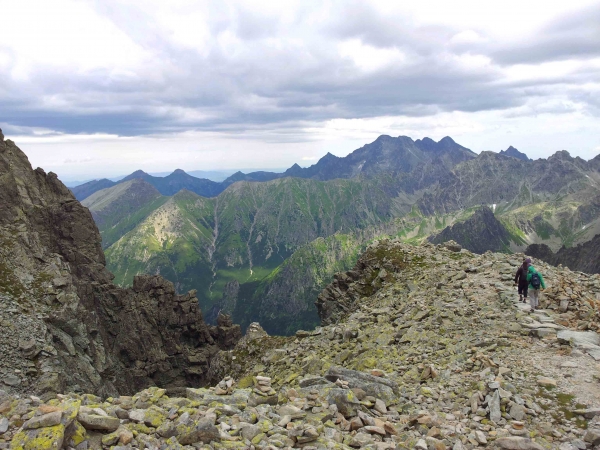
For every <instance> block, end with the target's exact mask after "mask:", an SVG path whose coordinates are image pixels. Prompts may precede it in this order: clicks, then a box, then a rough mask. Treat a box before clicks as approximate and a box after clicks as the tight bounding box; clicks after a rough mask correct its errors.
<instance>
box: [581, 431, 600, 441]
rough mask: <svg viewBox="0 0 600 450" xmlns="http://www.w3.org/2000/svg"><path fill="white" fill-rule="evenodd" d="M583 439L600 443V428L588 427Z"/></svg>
mask: <svg viewBox="0 0 600 450" xmlns="http://www.w3.org/2000/svg"><path fill="white" fill-rule="evenodd" d="M583 440H584V441H585V442H588V443H590V444H592V445H598V444H600V429H597V428H590V429H588V430H587V431H586V433H585V435H584V436H583Z"/></svg>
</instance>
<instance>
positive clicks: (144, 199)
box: [81, 179, 168, 249]
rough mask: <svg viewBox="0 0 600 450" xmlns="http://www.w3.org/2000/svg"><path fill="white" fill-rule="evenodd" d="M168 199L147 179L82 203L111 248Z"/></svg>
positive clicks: (91, 197)
mask: <svg viewBox="0 0 600 450" xmlns="http://www.w3.org/2000/svg"><path fill="white" fill-rule="evenodd" d="M167 200H168V198H167V197H163V196H162V195H161V194H160V192H158V191H157V190H156V189H155V188H154V187H153V186H151V185H150V184H148V183H146V182H145V181H143V180H138V179H136V180H130V181H127V182H125V183H120V184H117V185H115V186H112V187H109V188H106V189H102V190H100V191H97V192H95V193H94V194H92V195H90V196H89V197H88V198H86V199H85V200H83V201H82V202H81V204H82V205H83V206H86V207H87V208H88V209H89V210H90V212H91V213H92V217H93V218H94V221H95V222H96V225H98V229H99V230H100V234H101V235H102V247H103V248H105V249H106V248H108V247H110V246H111V245H112V244H113V243H114V242H116V241H117V240H119V239H120V238H121V237H122V236H123V235H124V234H126V233H128V232H129V231H130V230H132V229H133V228H135V226H136V225H138V224H139V223H140V222H141V221H142V220H144V219H145V218H146V217H148V215H149V214H150V213H151V212H152V211H154V210H155V209H156V208H158V207H159V206H160V205H162V204H163V203H165V202H166V201H167Z"/></svg>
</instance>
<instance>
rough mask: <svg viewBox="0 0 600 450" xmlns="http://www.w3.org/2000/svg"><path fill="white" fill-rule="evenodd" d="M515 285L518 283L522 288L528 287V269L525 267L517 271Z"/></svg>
mask: <svg viewBox="0 0 600 450" xmlns="http://www.w3.org/2000/svg"><path fill="white" fill-rule="evenodd" d="M515 283H518V284H519V286H520V287H525V286H527V284H528V283H527V268H526V267H524V266H523V265H522V266H521V267H519V269H518V270H517V274H516V275H515Z"/></svg>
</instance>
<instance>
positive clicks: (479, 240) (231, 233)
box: [83, 136, 600, 334]
mask: <svg viewBox="0 0 600 450" xmlns="http://www.w3.org/2000/svg"><path fill="white" fill-rule="evenodd" d="M599 167H600V157H596V158H594V159H593V160H591V161H584V160H582V159H581V158H573V157H571V156H570V155H569V154H568V153H567V152H564V151H562V152H558V153H556V154H555V155H553V156H552V157H550V158H548V159H547V160H546V159H541V160H537V161H531V160H529V158H527V157H526V156H525V155H524V154H522V153H520V152H518V151H517V150H516V149H514V148H509V149H508V150H507V151H506V152H502V153H501V154H497V153H493V152H483V153H481V154H480V155H476V154H475V153H473V152H471V151H470V150H468V149H466V148H464V147H462V146H460V145H459V144H457V143H455V142H454V141H453V140H452V139H450V138H444V139H442V140H441V141H439V142H434V141H432V140H431V139H427V138H426V139H423V140H417V141H413V140H411V139H410V138H407V137H398V138H392V137H389V136H381V137H380V138H378V139H377V140H376V141H375V142H373V143H371V144H368V145H365V146H364V147H362V148H360V149H358V150H356V151H355V152H353V153H351V154H350V155H348V156H347V157H345V158H338V157H335V156H333V155H330V154H328V155H326V156H325V157H323V158H322V159H321V160H320V161H319V162H318V163H317V164H315V165H314V166H311V167H309V168H304V169H303V168H300V167H299V166H294V167H292V168H290V169H289V170H288V171H286V172H285V173H283V174H269V173H263V172H261V173H258V174H248V175H244V174H236V175H234V176H232V177H230V179H228V180H226V181H225V182H223V183H224V184H222V187H223V189H224V190H223V191H222V192H221V193H220V194H218V195H217V196H213V197H211V196H210V195H209V194H205V195H204V196H202V195H198V192H204V191H202V190H199V188H196V187H195V186H196V185H195V184H194V183H193V182H191V181H189V178H190V177H189V175H184V174H183V172H182V171H176V173H174V174H173V175H172V176H169V177H171V178H169V181H168V182H167V181H165V180H163V179H162V178H160V177H150V176H149V175H147V174H144V173H143V172H136V173H134V174H132V175H131V176H129V177H127V178H126V179H125V180H124V181H122V182H120V183H118V184H116V185H114V186H112V187H110V188H108V189H103V190H98V191H96V192H95V193H93V194H92V195H90V196H88V197H87V198H85V199H84V200H83V204H84V205H85V206H87V207H88V208H89V209H90V211H91V212H92V215H93V217H94V219H95V220H96V223H97V224H98V227H99V229H100V232H101V234H102V239H103V247H104V249H105V253H106V257H107V262H108V267H109V269H110V270H111V271H112V272H113V273H114V274H115V276H116V278H115V282H116V283H117V284H118V285H121V286H127V285H130V284H131V282H132V280H133V277H134V276H135V275H137V274H140V273H151V274H156V273H160V274H161V275H162V276H164V277H166V278H167V279H169V280H170V281H172V282H173V283H174V284H175V286H176V289H177V290H178V291H182V292H183V291H186V290H189V289H195V290H197V293H198V298H199V300H200V305H201V307H202V309H203V311H205V316H206V317H207V320H209V321H210V322H213V323H214V320H215V318H216V314H217V311H219V310H223V311H226V312H229V313H232V314H233V319H234V321H235V322H237V323H240V324H242V326H243V327H246V326H247V325H248V324H249V323H251V322H253V321H259V322H260V323H261V324H263V326H264V327H265V329H266V330H267V331H268V332H269V333H272V334H291V333H293V332H295V330H297V329H300V328H307V329H308V328H312V327H314V326H315V325H316V324H317V323H318V320H317V314H316V309H315V307H314V298H315V295H316V294H317V293H318V292H319V291H320V290H321V289H322V288H323V287H324V286H325V285H326V284H327V283H328V282H330V281H331V280H332V277H333V275H334V273H336V272H339V271H343V270H346V269H348V268H350V267H352V265H353V264H354V263H355V262H356V258H357V255H358V254H360V252H361V251H362V250H364V248H365V246H366V245H367V244H368V243H369V242H371V241H372V240H373V239H375V238H377V237H383V236H391V237H394V236H398V237H400V238H402V239H403V240H404V241H406V242H411V243H415V244H418V243H420V242H422V241H423V240H425V239H430V240H431V241H433V242H442V241H444V240H448V239H454V240H456V241H457V242H459V243H460V244H461V245H463V246H464V247H465V248H467V249H469V250H471V251H474V252H485V251H487V250H492V251H504V252H514V251H522V250H524V249H525V248H526V247H527V246H528V245H529V244H537V243H544V244H547V245H549V248H550V249H551V250H553V251H557V250H558V249H559V248H560V247H561V246H563V245H564V246H567V247H570V246H572V245H576V244H579V243H582V242H586V241H588V240H590V239H591V238H592V237H593V236H594V235H595V234H598V233H599V232H600V220H599V218H600V208H599V207H598V204H599V203H598V202H599V201H600V200H599V199H600V190H599V186H600V174H599ZM136 174H137V175H136ZM138 175H139V178H136V177H137V176H138ZM166 178H167V177H166ZM191 178H193V177H191ZM175 180H179V181H177V183H179V184H174V183H175ZM186 180H187V181H186ZM248 180H253V181H248ZM184 185H185V186H188V188H189V189H192V190H194V192H192V190H188V189H183V190H180V191H178V192H177V193H175V194H174V195H166V194H172V193H173V192H174V191H175V189H176V188H175V187H174V186H178V187H183V186H184ZM88 187H89V186H88ZM169 189H170V190H169ZM482 205H483V209H481V208H482ZM486 208H487V209H486ZM453 226H454V227H453Z"/></svg>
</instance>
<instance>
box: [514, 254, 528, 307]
mask: <svg viewBox="0 0 600 450" xmlns="http://www.w3.org/2000/svg"><path fill="white" fill-rule="evenodd" d="M529 264H531V259H530V258H523V264H521V265H520V266H519V268H518V269H517V273H516V275H515V284H516V285H517V286H518V290H519V301H520V302H523V303H527V288H528V287H529V282H528V281H527V269H528V268H529Z"/></svg>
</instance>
